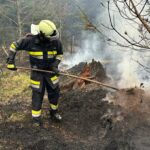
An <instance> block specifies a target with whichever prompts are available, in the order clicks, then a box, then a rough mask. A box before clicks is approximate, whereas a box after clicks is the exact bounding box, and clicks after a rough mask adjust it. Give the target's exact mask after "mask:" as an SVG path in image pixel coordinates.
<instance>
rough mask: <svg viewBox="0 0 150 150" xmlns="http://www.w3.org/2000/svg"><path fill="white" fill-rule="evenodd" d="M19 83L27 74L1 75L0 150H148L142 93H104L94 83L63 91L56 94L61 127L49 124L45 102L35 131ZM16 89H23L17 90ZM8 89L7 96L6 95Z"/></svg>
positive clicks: (27, 100)
mask: <svg viewBox="0 0 150 150" xmlns="http://www.w3.org/2000/svg"><path fill="white" fill-rule="evenodd" d="M12 75H14V79H13V81H12V82H11V81H9V79H10V77H12ZM6 76H7V77H9V78H7V81H6ZM15 76H17V79H19V81H18V82H17V83H18V84H17V85H18V86H17V85H16V88H15V87H11V85H13V83H14V82H16V81H14V80H15ZM22 79H26V80H27V81H28V74H27V73H24V72H20V73H19V75H18V73H11V74H5V75H4V77H3V78H1V81H0V82H1V87H2V88H1V90H0V94H1V96H2V97H1V98H0V99H1V101H0V150H10V149H11V150H149V149H150V130H149V129H150V117H149V107H150V104H149V103H148V102H147V99H148V98H147V97H145V95H144V91H143V90H141V89H138V88H134V89H131V90H130V89H127V90H124V89H123V90H121V91H117V92H115V91H111V92H109V90H107V89H104V88H101V87H99V86H96V85H94V84H87V85H85V87H84V88H82V89H80V88H76V89H69V90H68V91H65V92H62V93H61V98H60V104H59V105H60V113H61V114H62V116H63V120H62V122H61V123H56V122H53V121H51V120H49V113H48V106H49V104H48V100H47V98H46V97H45V98H44V103H43V112H42V119H43V122H44V125H43V127H42V128H41V129H35V128H33V127H32V125H31V96H30V95H31V91H30V90H29V88H28V83H27V81H25V80H22ZM11 80H12V79H11ZM64 80H65V79H64ZM64 80H63V81H64ZM4 81H6V82H5V83H4ZM21 84H23V85H24V86H23V88H22V90H21V89H20V88H19V87H20V86H21ZM6 85H7V86H6ZM10 87H11V88H10ZM9 88H10V89H9ZM2 89H3V90H2ZM8 89H9V90H8ZM12 90H13V94H12V93H9V92H11V91H12ZM6 91H8V93H7V94H4V93H5V92H6ZM110 97H111V98H110ZM112 97H113V98H112ZM114 98H116V99H117V100H118V101H116V103H115V102H113V101H112V99H114ZM110 99H111V100H110ZM121 100H123V101H124V102H123V103H121Z"/></svg>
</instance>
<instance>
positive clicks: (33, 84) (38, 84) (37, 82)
mask: <svg viewBox="0 0 150 150" xmlns="http://www.w3.org/2000/svg"><path fill="white" fill-rule="evenodd" d="M30 81H31V86H32V87H33V88H37V89H38V88H40V82H39V81H34V80H30Z"/></svg>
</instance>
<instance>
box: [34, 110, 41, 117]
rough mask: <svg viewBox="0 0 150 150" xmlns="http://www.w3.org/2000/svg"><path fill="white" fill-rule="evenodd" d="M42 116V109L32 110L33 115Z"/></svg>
mask: <svg viewBox="0 0 150 150" xmlns="http://www.w3.org/2000/svg"><path fill="white" fill-rule="evenodd" d="M39 116H41V110H38V111H37V110H32V117H39Z"/></svg>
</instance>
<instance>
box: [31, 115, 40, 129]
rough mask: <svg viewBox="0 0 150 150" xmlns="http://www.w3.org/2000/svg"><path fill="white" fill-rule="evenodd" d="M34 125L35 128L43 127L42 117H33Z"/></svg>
mask: <svg viewBox="0 0 150 150" xmlns="http://www.w3.org/2000/svg"><path fill="white" fill-rule="evenodd" d="M32 126H33V127H35V128H37V127H42V120H41V117H32Z"/></svg>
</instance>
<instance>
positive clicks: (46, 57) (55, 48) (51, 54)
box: [9, 35, 63, 90]
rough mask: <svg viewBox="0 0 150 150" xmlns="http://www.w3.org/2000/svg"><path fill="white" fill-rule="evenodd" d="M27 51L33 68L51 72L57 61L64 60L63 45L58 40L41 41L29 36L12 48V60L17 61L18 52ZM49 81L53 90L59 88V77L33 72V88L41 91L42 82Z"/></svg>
mask: <svg viewBox="0 0 150 150" xmlns="http://www.w3.org/2000/svg"><path fill="white" fill-rule="evenodd" d="M20 50H25V51H27V52H28V54H29V59H30V64H31V67H32V68H37V69H45V70H51V68H52V67H53V65H54V64H55V62H56V61H58V60H61V59H62V55H63V51H62V44H61V42H60V40H59V39H58V38H52V39H49V40H43V41H41V40H40V39H39V36H38V35H28V36H25V37H23V38H21V39H19V40H18V41H16V42H13V43H12V44H11V46H10V56H9V58H10V59H15V54H16V52H17V51H20ZM45 79H46V80H47V81H48V82H49V84H51V86H52V87H53V88H55V87H56V86H57V83H58V77H57V75H55V74H50V73H40V72H36V71H32V72H31V86H32V88H34V89H37V90H41V88H40V87H42V86H41V85H42V82H43V81H44V80H45Z"/></svg>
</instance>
